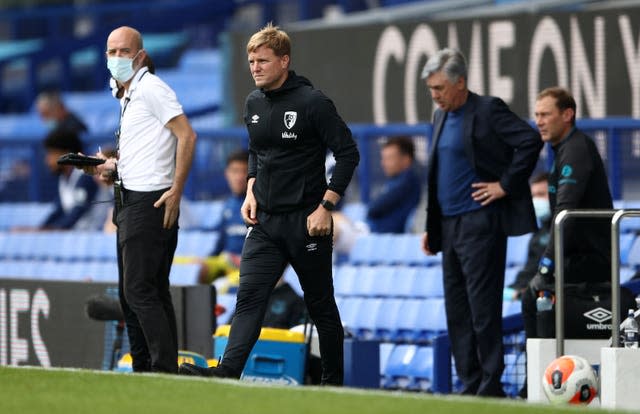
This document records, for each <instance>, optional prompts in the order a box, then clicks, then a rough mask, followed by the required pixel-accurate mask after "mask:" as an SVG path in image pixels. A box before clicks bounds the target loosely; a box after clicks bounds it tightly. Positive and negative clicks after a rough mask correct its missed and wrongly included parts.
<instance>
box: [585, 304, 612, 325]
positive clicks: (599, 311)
mask: <svg viewBox="0 0 640 414" xmlns="http://www.w3.org/2000/svg"><path fill="white" fill-rule="evenodd" d="M583 315H584V316H585V317H587V318H589V319H591V320H592V321H595V322H598V323H602V322H604V321H607V320H609V319H611V311H609V310H607V309H604V308H595V309H591V310H590V311H589V312H585V313H584V314H583Z"/></svg>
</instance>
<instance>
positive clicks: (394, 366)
mask: <svg viewBox="0 0 640 414" xmlns="http://www.w3.org/2000/svg"><path fill="white" fill-rule="evenodd" d="M417 352H418V346H417V345H406V344H402V345H396V346H395V347H394V348H393V350H392V351H391V354H390V355H389V359H388V360H387V364H386V366H385V371H384V376H383V378H382V386H383V387H384V388H390V389H398V388H400V389H403V388H408V387H409V385H410V383H411V374H410V371H411V366H412V364H413V360H414V358H415V356H416V353H417Z"/></svg>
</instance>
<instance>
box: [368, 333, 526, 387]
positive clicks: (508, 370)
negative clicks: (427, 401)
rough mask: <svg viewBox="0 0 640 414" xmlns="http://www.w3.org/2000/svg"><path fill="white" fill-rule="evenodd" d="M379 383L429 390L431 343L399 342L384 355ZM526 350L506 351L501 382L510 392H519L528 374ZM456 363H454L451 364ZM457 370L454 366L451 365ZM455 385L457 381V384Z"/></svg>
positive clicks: (431, 370)
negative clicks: (429, 344)
mask: <svg viewBox="0 0 640 414" xmlns="http://www.w3.org/2000/svg"><path fill="white" fill-rule="evenodd" d="M381 359H383V360H382V361H381V364H382V366H381V374H382V375H381V379H380V385H381V387H382V388H387V389H403V390H411V391H430V390H431V384H432V381H433V360H434V357H433V348H432V347H430V346H428V345H416V344H397V345H394V346H393V348H392V349H391V350H390V351H389V353H388V355H387V356H381ZM526 359H527V355H526V353H525V352H518V353H506V354H505V355H504V365H505V369H504V371H503V373H502V377H501V383H502V387H503V389H504V391H505V393H506V394H507V395H516V394H517V393H518V391H519V390H520V388H521V387H522V386H523V384H524V381H525V377H526ZM452 365H453V364H452ZM452 370H453V371H454V372H455V367H453V368H452ZM454 385H455V384H454Z"/></svg>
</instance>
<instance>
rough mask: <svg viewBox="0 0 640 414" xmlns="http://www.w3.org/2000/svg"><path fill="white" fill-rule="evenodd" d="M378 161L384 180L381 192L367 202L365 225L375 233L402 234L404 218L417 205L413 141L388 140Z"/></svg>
mask: <svg viewBox="0 0 640 414" xmlns="http://www.w3.org/2000/svg"><path fill="white" fill-rule="evenodd" d="M380 158H381V160H380V165H381V166H382V170H383V171H384V175H385V176H386V177H387V180H386V181H385V183H384V185H383V187H382V192H381V193H380V194H379V195H378V196H377V197H375V198H374V199H372V200H371V201H369V209H368V211H367V223H368V224H369V229H370V230H371V231H372V232H374V233H404V231H405V228H406V225H407V219H409V217H411V215H412V214H413V213H414V212H415V209H416V207H417V205H418V203H419V202H420V179H419V178H418V175H417V174H416V172H415V170H414V169H413V165H414V159H415V146H414V145H413V141H412V140H411V138H410V137H404V136H400V137H393V138H390V139H389V140H388V141H387V142H385V143H384V145H383V146H382V150H381V152H380Z"/></svg>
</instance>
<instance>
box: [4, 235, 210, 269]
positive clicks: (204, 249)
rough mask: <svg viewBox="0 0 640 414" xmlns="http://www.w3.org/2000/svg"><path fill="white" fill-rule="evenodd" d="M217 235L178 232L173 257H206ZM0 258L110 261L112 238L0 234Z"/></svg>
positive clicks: (112, 258) (114, 238)
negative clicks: (174, 255)
mask: <svg viewBox="0 0 640 414" xmlns="http://www.w3.org/2000/svg"><path fill="white" fill-rule="evenodd" d="M218 237H219V233H217V232H213V231H181V232H180V233H179V236H178V246H177V248H176V256H198V257H204V256H207V255H208V254H209V253H210V252H211V250H212V249H213V247H214V245H215V243H216V241H217V239H218ZM0 259H13V260H28V259H31V260H58V261H111V262H115V260H116V236H115V234H109V233H103V232H76V231H73V232H71V231H51V232H36V233H34V232H25V233H8V232H0Z"/></svg>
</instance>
